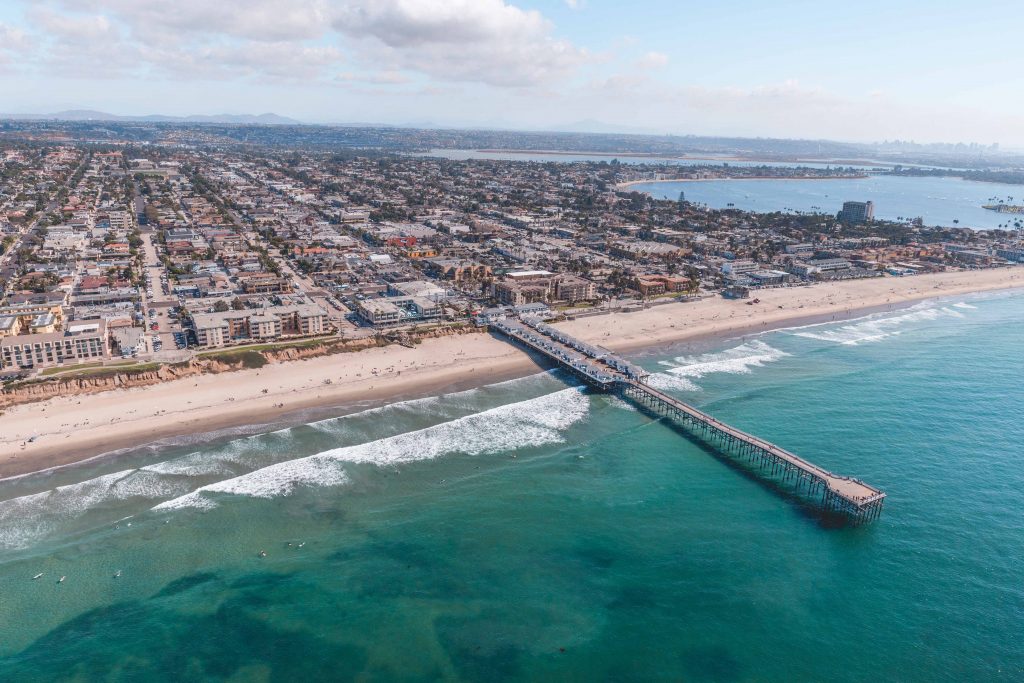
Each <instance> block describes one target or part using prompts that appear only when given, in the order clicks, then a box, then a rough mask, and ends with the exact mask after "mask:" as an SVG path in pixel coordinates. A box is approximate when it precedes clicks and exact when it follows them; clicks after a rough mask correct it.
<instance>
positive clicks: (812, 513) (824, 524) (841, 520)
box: [631, 402, 862, 529]
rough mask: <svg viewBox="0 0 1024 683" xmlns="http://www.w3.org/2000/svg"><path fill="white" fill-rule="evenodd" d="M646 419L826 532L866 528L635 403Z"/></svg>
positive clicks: (676, 423) (724, 449)
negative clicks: (780, 500) (658, 423)
mask: <svg viewBox="0 0 1024 683" xmlns="http://www.w3.org/2000/svg"><path fill="white" fill-rule="evenodd" d="M631 403H632V405H634V406H635V407H636V409H637V410H639V411H640V412H641V413H643V414H644V415H647V416H648V417H650V418H652V419H654V420H655V421H657V422H660V423H661V424H663V425H665V426H666V427H668V428H669V429H671V430H672V431H674V432H676V433H677V434H679V435H680V436H681V437H683V438H684V439H686V440H687V441H688V442H689V443H691V444H693V445H694V446H696V447H697V448H698V449H700V450H701V451H703V452H704V453H707V454H708V455H710V456H711V457H713V458H715V459H716V460H718V461H719V462H720V463H722V464H724V465H725V466H726V467H728V468H729V469H730V470H732V471H733V472H736V473H737V474H739V475H740V476H743V477H745V478H747V479H749V480H750V481H754V482H756V483H757V484H759V485H760V486H763V487H764V488H766V489H768V490H769V491H771V492H772V493H774V494H775V495H777V496H778V497H779V498H781V499H782V500H784V501H785V502H786V503H788V504H789V505H790V506H791V507H792V508H793V509H794V510H796V511H797V512H798V513H799V514H800V515H801V516H802V517H804V518H805V519H808V520H810V521H812V522H814V523H815V524H817V525H818V526H820V527H821V528H823V529H849V528H854V527H858V526H862V524H860V523H858V522H857V521H856V520H854V519H852V518H851V517H850V516H848V515H846V514H843V513H842V512H836V511H834V510H829V509H827V508H825V507H824V506H822V505H821V504H820V496H808V495H807V494H806V493H804V492H802V491H800V490H798V489H797V487H796V486H794V485H793V484H791V483H790V482H787V481H785V480H783V479H782V478H781V477H780V476H777V475H774V476H773V475H772V474H771V473H770V472H769V471H767V469H764V468H760V467H758V466H757V465H756V464H755V463H753V462H750V463H747V462H744V461H743V460H742V459H741V457H739V456H738V455H736V454H734V453H732V452H730V451H729V449H728V448H724V447H720V446H717V445H715V444H713V443H711V442H709V441H708V440H706V439H704V438H703V437H701V436H699V435H697V434H695V433H694V432H692V431H691V430H690V429H687V428H686V427H685V426H684V425H683V424H681V423H679V422H676V421H675V420H673V419H672V418H670V417H666V416H664V415H660V414H659V413H657V412H656V411H654V410H651V409H650V408H648V407H647V406H644V405H642V404H640V403H637V402H631Z"/></svg>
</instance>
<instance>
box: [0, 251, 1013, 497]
mask: <svg viewBox="0 0 1024 683" xmlns="http://www.w3.org/2000/svg"><path fill="white" fill-rule="evenodd" d="M1019 287H1024V268H1014V267H1010V268H1001V269H991V270H984V271H959V272H952V273H949V272H947V273H934V274H928V275H917V276H909V277H906V278H894V277H882V278H873V279H869V280H848V281H842V282H833V283H820V284H815V285H811V286H809V287H793V288H781V289H768V290H759V291H758V292H757V294H756V296H757V297H758V298H760V299H761V302H760V303H759V304H755V305H747V304H746V301H745V300H727V299H724V298H721V297H714V298H707V299H701V300H698V301H692V302H679V303H672V304H665V305H660V306H654V307H651V308H648V309H645V310H642V311H636V312H631V313H621V312H615V313H609V314H606V315H601V316H594V317H588V318H579V319H576V320H570V321H566V322H562V323H558V326H559V327H561V328H563V329H565V330H566V331H567V332H569V333H570V334H573V335H576V336H578V337H580V338H581V339H584V340H586V341H589V342H592V343H598V344H601V345H604V346H607V347H609V348H611V349H612V350H614V351H617V352H623V353H630V352H632V353H644V354H649V353H656V352H657V351H658V350H660V349H664V348H667V347H670V346H672V345H676V344H681V343H693V342H700V343H710V342H713V341H721V340H724V339H728V338H736V337H742V336H746V335H751V334H761V333H764V332H768V331H771V330H777V329H781V328H787V327H795V326H801V325H813V324H823V323H829V322H833V321H835V322H839V321H844V320H849V319H852V318H860V317H863V316H866V315H871V314H873V313H879V312H888V311H893V310H898V309H900V308H906V307H907V306H910V305H912V304H915V303H919V302H921V301H925V300H931V299H941V298H947V297H953V296H961V295H967V294H974V293H980V292H991V291H999V290H1010V289H1015V288H1019ZM544 369H546V368H545V367H544V366H542V365H540V364H538V363H537V362H536V361H535V360H534V359H533V358H532V357H530V356H528V355H527V354H525V353H523V352H522V351H520V350H519V349H517V348H515V347H513V346H511V345H509V344H507V343H505V342H502V341H500V340H498V339H495V338H493V337H492V336H491V335H489V334H474V335H460V336H455V337H443V338H438V339H429V340H426V341H424V342H423V343H422V344H420V345H418V346H416V347H413V348H405V347H383V348H374V349H368V350H366V351H361V352H357V353H348V354H337V355H333V356H322V357H317V358H311V359H307V360H298V361H288V362H282V363H272V364H269V365H266V366H264V367H263V368H261V369H260V370H241V371H237V372H232V373H225V374H210V375H200V376H196V377H189V378H183V379H179V380H173V381H170V382H165V383H162V384H157V385H153V386H148V387H141V388H133V389H119V390H112V391H107V392H103V393H99V394H91V395H88V396H85V395H79V396H62V397H56V398H51V399H48V400H46V401H41V402H38V403H29V404H22V405H18V406H15V407H13V408H11V409H9V410H8V411H7V412H6V413H5V414H4V415H3V416H0V479H8V478H13V477H18V476H23V475H26V474H30V473H33V472H40V471H45V470H52V469H54V468H58V467H64V466H69V465H73V464H76V463H80V462H84V461H86V460H92V459H95V458H96V457H104V456H105V455H106V454H110V455H111V457H116V454H117V452H123V451H124V450H125V449H131V448H137V447H141V446H145V445H147V444H152V443H154V442H158V441H160V440H163V439H168V438H174V437H183V436H187V435H190V434H196V435H199V434H202V435H211V434H213V433H215V432H218V431H223V430H225V429H233V428H239V427H245V426H253V427H254V429H255V430H257V431H258V429H259V427H261V426H265V425H287V424H298V423H300V422H301V421H308V419H309V416H310V415H311V414H313V413H319V414H321V415H323V416H324V417H328V416H337V415H343V414H346V413H347V412H352V411H353V410H359V409H362V408H364V407H366V406H370V407H372V406H373V405H382V404H386V403H393V402H396V401H403V400H410V399H415V398H421V397H426V396H436V395H438V394H443V393H450V392H452V391H462V390H465V389H469V388H473V387H478V386H483V385H486V384H491V383H494V382H499V381H503V380H508V379H514V378H518V377H524V376H527V375H530V374H533V373H536V372H539V371H541V370H544ZM375 371H376V372H375ZM327 380H329V382H330V383H325V381H327ZM82 399H86V400H85V401H84V404H83V400H82ZM300 418H301V419H300ZM31 436H38V441H36V442H33V443H27V439H28V438H29V437H31ZM211 438H215V437H211Z"/></svg>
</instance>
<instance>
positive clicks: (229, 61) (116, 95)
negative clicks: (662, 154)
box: [0, 0, 1024, 147]
mask: <svg viewBox="0 0 1024 683" xmlns="http://www.w3.org/2000/svg"><path fill="white" fill-rule="evenodd" d="M1021 25H1024V3H1022V2H1020V0H1016V1H1015V2H1007V1H1002V0H972V1H971V2H967V1H965V0H961V1H958V2H952V1H949V0H887V1H884V2H883V1H878V0H858V1H857V2H849V1H834V0H816V1H809V0H807V1H805V0H788V1H786V0H781V1H778V2H773V3H769V2H764V1H763V0H762V1H751V0H716V1H715V2H707V1H706V0H699V1H697V0H650V1H647V2H644V1H642V0H636V1H633V2H622V1H621V0H171V1H168V2H154V1H152V0H3V1H2V2H0V112H3V113H14V114H28V113H36V114H39V113H50V112H55V111H61V110H65V109H97V110H101V111H106V112H110V113H115V114H122V115H143V114H156V113H159V114H172V115H188V114H221V113H231V114H241V113H247V114H259V113H264V112H273V113H276V114H280V115H283V116H289V117H292V118H295V119H298V120H301V121H305V122H310V123H354V122H367V123H387V124H396V125H444V126H467V127H487V128H523V129H549V130H551V129H554V130H557V129H567V128H571V127H575V128H580V127H583V128H591V129H595V130H596V129H598V128H607V129H612V128H615V129H620V130H622V131H624V132H648V133H671V134H694V135H734V136H744V137H787V138H811V139H821V138H824V139H832V140H850V141H880V140H893V139H902V140H915V141H918V142H936V141H941V142H979V143H983V144H991V143H993V142H998V143H1000V144H1002V145H1004V146H1009V147H1024V52H1022V51H1021V50H1020V48H1019V36H1018V35H1015V33H1016V32H1018V31H1019V28H1020V26H1021Z"/></svg>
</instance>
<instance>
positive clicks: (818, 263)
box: [789, 258, 853, 277]
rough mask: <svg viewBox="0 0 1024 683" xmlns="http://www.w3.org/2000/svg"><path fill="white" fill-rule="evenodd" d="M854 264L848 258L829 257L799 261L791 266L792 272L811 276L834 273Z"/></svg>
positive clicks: (847, 268)
mask: <svg viewBox="0 0 1024 683" xmlns="http://www.w3.org/2000/svg"><path fill="white" fill-rule="evenodd" d="M852 266H853V264H851V263H850V262H849V261H847V260H846V259H841V258H827V259H813V260H810V261H798V262H796V263H794V264H793V265H792V266H790V269H789V270H790V272H791V273H793V274H794V275H799V276H800V277H809V276H811V275H814V274H816V273H834V272H836V271H841V270H849V269H850V268H851V267H852Z"/></svg>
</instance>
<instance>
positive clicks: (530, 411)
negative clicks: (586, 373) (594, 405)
mask: <svg viewBox="0 0 1024 683" xmlns="http://www.w3.org/2000/svg"><path fill="white" fill-rule="evenodd" d="M589 403H590V400H589V398H588V397H587V396H586V395H585V394H583V393H582V392H581V390H580V389H579V388H573V389H564V390H562V391H558V392H555V393H553V394H548V395H546V396H541V397H540V398H535V399H530V400H528V401H522V402H520V403H513V404H510V405H505V406H500V407H498V408H492V409H490V410H485V411H483V412H480V413H475V414H473V415H467V416H465V417H460V418H458V419H455V420H452V421H450V422H444V423H442V424H438V425H434V426H432V427H427V428H425V429H420V430H416V431H413V432H406V433H404V434H398V435H395V436H390V437H387V438H384V439H379V440H376V441H371V442H368V443H364V444H358V445H355V446H345V447H342V448H335V449H332V450H329V451H324V452H323V453H317V454H316V455H311V456H307V457H305V458H297V459H295V460H288V461H285V462H282V463H278V464H276V465H271V466H269V467H264V468H262V469H258V470H255V471H253V472H250V473H248V474H243V475H241V476H238V477H234V478H232V479H227V480H225V481H221V482H217V483H214V484H209V485H207V486H203V487H201V488H198V489H196V490H195V491H193V492H191V493H189V494H187V495H185V496H181V497H179V498H176V499H174V500H169V501H166V502H164V503H161V504H159V505H157V506H156V507H155V508H154V509H156V510H168V509H178V508H184V507H197V508H208V507H210V506H211V504H212V500H211V499H210V497H209V494H216V493H221V494H233V495H244V496H252V497H261V498H267V497H274V496H280V495H287V494H290V493H291V492H293V491H294V490H295V489H296V488H297V487H299V486H334V485H338V484H343V483H344V482H345V481H346V480H347V477H346V475H345V471H344V464H345V463H372V464H375V465H395V464H399V463H405V462H411V461H414V460H428V459H431V458H437V457H440V456H442V455H447V454H453V453H465V454H467V455H483V454H489V453H500V452H503V451H508V450H512V449H517V448H527V447H533V446H541V445H544V444H550V443H558V442H560V441H562V440H563V439H562V434H561V432H562V431H563V430H565V429H567V428H568V427H569V426H571V425H572V424H574V423H576V422H579V421H580V420H582V419H583V418H584V417H585V416H586V415H587V411H588V408H589Z"/></svg>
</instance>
